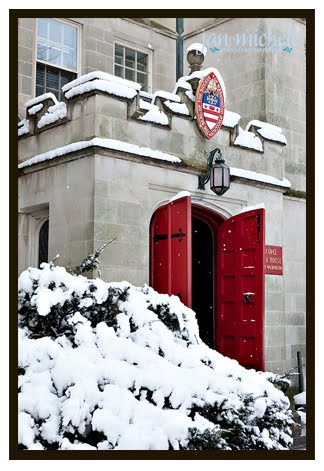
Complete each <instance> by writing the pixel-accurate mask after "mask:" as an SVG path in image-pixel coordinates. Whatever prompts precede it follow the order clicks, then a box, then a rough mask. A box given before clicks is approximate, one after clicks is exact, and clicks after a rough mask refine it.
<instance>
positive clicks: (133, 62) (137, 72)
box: [114, 42, 151, 92]
mask: <svg viewBox="0 0 324 471" xmlns="http://www.w3.org/2000/svg"><path fill="white" fill-rule="evenodd" d="M114 74H115V75H117V76H118V77H121V78H124V79H127V80H132V81H133V82H137V83H140V84H141V85H142V90H144V91H146V92H148V91H150V88H151V87H150V54H149V51H147V52H145V51H144V50H140V49H133V48H131V47H128V46H127V45H125V44H121V43H119V42H116V43H115V54H114Z"/></svg>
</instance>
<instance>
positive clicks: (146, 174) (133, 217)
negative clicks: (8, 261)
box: [18, 18, 306, 371]
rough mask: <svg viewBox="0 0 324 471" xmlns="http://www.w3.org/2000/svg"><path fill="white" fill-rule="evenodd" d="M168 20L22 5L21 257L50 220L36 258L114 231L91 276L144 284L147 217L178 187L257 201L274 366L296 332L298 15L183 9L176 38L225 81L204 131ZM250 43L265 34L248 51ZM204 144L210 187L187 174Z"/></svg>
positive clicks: (301, 153)
mask: <svg viewBox="0 0 324 471" xmlns="http://www.w3.org/2000/svg"><path fill="white" fill-rule="evenodd" d="M175 24H176V19H175V18H131V19H127V18H125V19H121V18H91V19H89V18H69V19H66V18H64V19H55V20H54V22H53V24H46V22H43V23H42V24H41V25H42V27H43V30H41V26H40V24H39V23H38V20H37V19H36V18H21V19H19V24H18V32H19V55H18V72H19V82H18V87H19V89H18V91H19V93H18V108H19V116H20V123H19V125H18V134H19V141H18V149H19V202H18V209H19V271H21V270H23V269H25V268H27V267H28V266H30V265H35V264H38V263H39V261H40V260H39V249H40V247H39V245H40V230H41V229H42V228H43V227H44V223H46V221H48V259H52V258H54V256H55V255H56V254H57V253H59V254H60V259H59V261H60V264H62V265H65V266H71V267H72V266H75V265H76V264H78V263H79V262H80V261H81V260H82V259H83V258H84V257H85V256H86V255H87V254H88V253H90V252H92V251H93V250H94V249H96V248H98V247H100V246H101V245H103V244H104V243H105V242H107V240H110V239H112V238H116V240H115V241H114V242H113V243H112V244H111V245H109V246H108V247H107V248H106V249H105V251H104V252H103V253H102V256H101V276H102V278H103V279H105V280H107V281H121V280H124V279H127V280H128V281H129V282H131V283H134V284H136V285H141V284H143V283H149V282H150V275H151V274H150V270H152V266H151V268H150V251H151V250H152V247H151V246H150V224H151V221H152V218H153V217H154V214H155V213H156V211H157V209H158V208H160V207H162V206H163V205H166V204H168V203H169V201H170V199H171V198H172V197H174V196H175V195H177V194H178V193H179V192H182V191H186V192H190V195H191V202H192V205H193V208H196V209H195V210H197V208H198V209H199V208H200V209H201V210H202V211H209V212H211V213H214V214H215V218H216V219H217V218H220V219H221V220H224V221H225V220H227V219H230V218H231V217H233V216H235V215H237V214H239V213H241V211H242V210H244V209H245V208H246V207H254V208H255V207H264V208H265V220H266V223H265V244H266V245H268V246H279V247H282V254H283V275H270V274H267V275H265V292H264V296H265V309H264V357H265V368H266V369H267V370H270V371H285V370H287V369H289V368H291V367H293V366H296V362H297V358H296V352H297V351H301V352H302V353H303V354H304V355H305V343H306V340H305V320H306V283H305V264H306V252H305V249H306V237H305V229H306V212H305V209H306V204H305V202H306V201H305V190H306V170H305V168H306V144H305V127H306V126H305V24H304V23H303V22H302V21H301V20H298V19H284V18H283V19H279V20H277V19H264V18H261V19H239V18H227V19H217V18H216V19H215V18H214V19H213V18H198V19H196V18H190V19H186V18H185V19H184V33H183V34H182V36H183V40H184V51H186V49H187V47H188V46H189V45H190V44H192V43H198V42H199V43H201V42H204V44H205V46H206V47H207V49H208V52H207V55H206V58H205V61H204V63H203V66H202V67H203V69H207V68H209V67H214V68H217V70H218V71H219V72H220V74H221V76H222V78H223V81H224V83H225V86H226V103H225V109H226V111H225V117H224V121H223V125H222V127H221V129H220V131H219V132H218V133H217V134H216V136H215V137H214V138H212V139H211V140H207V139H206V138H205V137H204V136H203V135H202V134H201V132H200V130H199V128H198V126H197V122H196V117H195V103H194V96H193V95H194V90H193V88H192V86H193V84H194V82H192V81H191V80H190V77H188V76H189V74H190V71H189V69H188V65H185V64H184V75H185V77H184V78H183V79H180V80H179V81H178V82H177V80H176V72H175V63H176V38H177V32H176V27H175ZM51 28H52V30H51ZM55 28H56V29H55ZM51 31H52V32H51ZM238 32H239V33H240V36H237V34H238ZM73 34H74V35H75V36H73ZM243 34H244V35H245V36H242V35H243ZM51 35H52V36H51ZM55 35H56V36H55ZM60 35H61V36H60ZM262 35H263V36H262ZM280 35H281V39H279V38H280ZM73 37H74V38H75V39H73ZM55 38H56V39H55ZM57 38H58V39H57ZM55 41H56V42H55ZM59 41H61V43H60V44H61V46H58V45H57V44H58V43H59ZM255 42H257V46H258V48H259V49H260V44H261V45H262V44H266V46H269V48H270V46H271V47H273V48H274V49H273V50H269V51H268V52H265V53H261V52H260V51H259V52H257V51H256V50H255V49H257V48H256V47H255ZM234 46H235V47H234ZM266 46H264V47H266ZM262 47H263V46H262ZM55 48H56V50H57V51H56V52H55V51H54V52H55V54H56V55H55V54H54V53H53V50H55ZM118 48H119V49H118ZM285 48H288V50H289V48H291V49H292V50H291V51H290V52H288V50H287V51H285V50H284V49H285ZM216 49H218V51H217V50H216ZM244 49H245V51H244ZM222 50H223V52H222ZM118 51H121V52H120V55H119V56H118ZM133 51H135V52H133ZM44 54H47V56H45V55H44ZM51 54H52V55H51ZM60 54H61V55H60ZM64 54H65V56H64ZM127 54H128V56H127ZM59 55H60V59H57V57H58V56H59ZM185 55H186V54H185ZM53 57H54V59H53ZM120 57H122V59H120ZM127 57H128V59H127ZM134 57H135V59H134ZM127 60H128V61H129V62H127ZM59 61H61V62H60V63H59ZM64 61H66V64H67V63H68V64H69V67H65V66H64ZM132 61H133V62H132ZM141 61H142V62H141ZM184 62H186V61H185V58H184ZM62 64H63V65H62ZM127 64H128V65H129V67H128V65H127ZM134 64H135V65H134ZM118 67H119V69H118ZM126 69H127V70H126ZM116 71H118V73H117V75H118V74H119V75H123V74H124V76H125V74H126V77H127V74H128V77H131V78H133V77H135V80H132V81H129V79H128V80H127V79H126V78H125V79H123V78H121V79H120V78H116V74H115V72H116ZM51 74H52V75H51ZM69 74H70V75H69ZM107 74H109V75H107ZM51 77H52V78H53V83H54V82H55V84H57V83H58V84H59V85H62V84H63V90H62V89H61V87H60V91H58V90H57V89H55V87H57V85H55V86H54V85H53V86H52V89H53V90H52V89H51V84H52V82H51V81H50V79H51ZM136 78H141V80H143V83H142V88H141V87H140V86H138V84H137V82H136ZM68 79H69V80H68ZM73 80H76V81H75V82H73ZM197 81H199V80H198V79H197ZM42 86H44V90H43V92H44V93H43V94H41V95H39V96H36V93H37V92H36V88H37V87H39V88H38V89H39V90H41V87H42ZM143 89H146V90H144V93H143ZM269 124H271V125H275V126H276V128H274V127H273V126H272V127H271V126H270V127H269ZM269 130H270V131H269ZM215 147H218V148H220V149H221V150H222V152H223V155H224V157H225V160H226V163H227V165H229V167H230V168H231V187H230V189H229V190H228V191H227V192H226V193H225V195H223V196H217V195H215V194H214V193H213V192H212V191H211V190H210V189H209V188H208V185H207V186H206V189H205V190H199V189H198V175H200V174H201V173H203V172H205V170H206V158H207V156H208V154H209V152H210V151H211V150H212V149H214V148H215ZM213 256H214V257H216V253H214V254H213ZM215 276H216V274H215ZM214 310H215V311H216V305H215V306H214ZM216 315H217V313H215V316H216ZM216 348H217V345H216Z"/></svg>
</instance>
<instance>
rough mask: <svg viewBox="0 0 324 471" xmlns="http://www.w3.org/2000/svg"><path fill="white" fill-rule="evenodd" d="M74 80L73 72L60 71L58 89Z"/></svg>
mask: <svg viewBox="0 0 324 471" xmlns="http://www.w3.org/2000/svg"><path fill="white" fill-rule="evenodd" d="M75 78H76V74H74V73H73V72H64V71H62V73H61V85H60V88H62V87H63V86H64V85H66V84H67V83H68V82H72V80H74V79H75Z"/></svg>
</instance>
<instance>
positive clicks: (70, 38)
mask: <svg viewBox="0 0 324 471" xmlns="http://www.w3.org/2000/svg"><path fill="white" fill-rule="evenodd" d="M76 39H77V32H76V29H75V28H74V27H73V26H69V25H64V26H63V44H64V46H68V47H71V48H72V49H75V48H76Z"/></svg>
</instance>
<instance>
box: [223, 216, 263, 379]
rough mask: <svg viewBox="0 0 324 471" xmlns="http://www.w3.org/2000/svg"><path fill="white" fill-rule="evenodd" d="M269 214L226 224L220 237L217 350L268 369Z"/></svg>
mask: <svg viewBox="0 0 324 471" xmlns="http://www.w3.org/2000/svg"><path fill="white" fill-rule="evenodd" d="M264 234H265V211H264V209H255V210H252V211H248V212H245V213H241V214H238V215H237V216H234V217H232V218H230V219H228V220H226V221H225V222H224V223H223V224H222V225H221V226H220V228H219V233H218V261H217V294H218V296H217V299H218V301H217V314H216V323H217V350H218V351H219V352H220V353H222V354H224V355H226V356H229V357H231V358H234V359H236V360H237V361H238V362H239V363H240V364H241V365H243V366H245V367H247V368H255V369H257V370H263V369H264V334H263V332H264V261H263V257H264Z"/></svg>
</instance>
